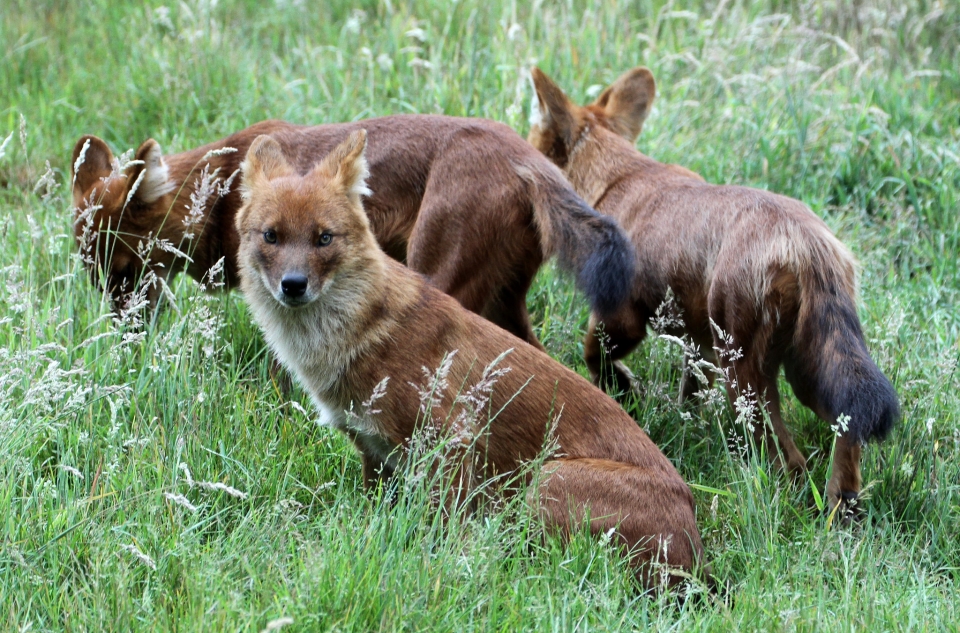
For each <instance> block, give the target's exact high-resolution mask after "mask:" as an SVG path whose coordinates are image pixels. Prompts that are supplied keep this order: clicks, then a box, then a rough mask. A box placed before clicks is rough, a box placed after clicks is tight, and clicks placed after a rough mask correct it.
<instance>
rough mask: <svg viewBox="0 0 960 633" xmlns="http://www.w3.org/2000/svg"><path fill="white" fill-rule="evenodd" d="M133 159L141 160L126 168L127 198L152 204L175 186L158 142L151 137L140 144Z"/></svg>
mask: <svg viewBox="0 0 960 633" xmlns="http://www.w3.org/2000/svg"><path fill="white" fill-rule="evenodd" d="M134 160H135V161H141V162H138V163H136V164H134V165H131V166H130V167H128V168H127V186H128V187H129V189H128V191H127V197H128V198H136V199H137V200H139V201H140V202H142V203H144V204H152V203H154V202H156V201H157V200H159V199H160V198H161V197H162V196H163V195H165V194H167V193H170V192H171V191H173V189H174V188H175V187H176V184H175V183H173V182H171V180H170V170H169V169H168V168H167V164H166V163H165V162H163V151H162V150H161V149H160V144H159V143H157V142H156V141H155V140H153V139H152V138H151V139H147V140H146V141H144V142H143V143H142V144H141V145H140V148H139V149H138V150H137V154H136V156H135V157H134ZM134 188H136V189H134Z"/></svg>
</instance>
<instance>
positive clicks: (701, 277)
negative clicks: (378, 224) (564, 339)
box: [529, 68, 898, 505]
mask: <svg viewBox="0 0 960 633" xmlns="http://www.w3.org/2000/svg"><path fill="white" fill-rule="evenodd" d="M533 79H534V85H535V88H536V92H537V97H536V103H535V108H536V110H535V113H534V114H535V115H536V117H538V118H539V120H537V121H534V125H533V127H532V129H531V131H530V136H529V140H530V142H531V143H532V144H533V145H534V146H535V147H537V148H538V149H540V150H541V151H542V152H543V153H544V154H545V155H546V156H547V157H549V158H550V159H551V160H553V161H554V162H555V163H556V164H557V165H559V166H560V167H562V168H563V170H564V172H565V174H566V176H567V178H568V179H569V180H570V182H571V183H572V184H573V186H574V189H576V191H577V192H578V193H579V194H580V195H581V196H583V197H584V199H585V200H586V201H587V203H588V204H591V205H593V206H594V207H595V208H596V209H597V210H598V211H600V212H601V213H603V214H607V215H610V216H611V217H614V218H616V219H617V221H618V222H619V223H620V224H621V226H623V227H624V229H625V230H626V231H627V234H628V235H629V236H630V238H631V240H632V241H633V244H634V246H635V247H636V254H637V276H636V282H635V283H634V286H633V288H632V298H631V300H630V301H629V302H628V303H627V304H625V306H624V307H623V308H622V309H621V310H620V312H619V313H618V314H616V315H613V316H608V317H605V318H603V319H602V320H603V323H604V331H605V334H606V336H608V337H609V340H608V343H607V346H608V348H609V349H608V350H604V349H603V345H602V344H601V339H600V337H599V336H598V333H597V331H596V326H597V323H598V321H599V320H600V318H599V317H598V316H597V315H594V318H593V321H592V325H591V330H590V332H589V333H588V335H587V339H586V342H585V352H586V360H587V364H588V365H589V367H590V371H591V373H592V374H593V376H594V379H595V381H596V382H597V383H598V384H604V385H606V386H608V387H610V388H612V389H615V390H617V391H621V392H622V391H625V390H627V389H629V388H630V387H631V382H632V376H631V375H630V373H629V371H628V370H627V369H626V367H624V366H623V364H622V363H621V362H620V359H622V358H623V357H624V356H626V355H627V354H628V353H630V352H631V351H632V350H633V349H634V348H635V347H636V346H637V344H639V343H640V341H641V340H642V339H643V337H644V336H645V334H646V324H647V322H648V321H649V319H650V318H651V316H653V314H654V311H655V310H656V309H657V307H658V306H660V305H661V304H662V303H663V301H664V300H665V298H666V296H667V290H668V289H672V291H673V293H674V294H675V297H676V301H677V304H678V306H679V308H680V309H681V310H682V316H683V321H684V327H683V329H682V332H686V333H687V334H689V335H690V337H691V338H692V340H693V342H694V343H696V344H697V345H699V348H700V350H701V352H702V353H703V355H704V356H706V357H707V358H708V359H709V360H713V361H714V362H717V359H716V355H715V354H714V352H713V350H714V349H715V348H719V349H723V350H724V351H732V350H737V349H740V350H742V357H741V358H739V359H733V358H730V357H727V355H726V354H724V355H722V356H724V357H723V358H720V359H719V362H720V365H721V366H722V368H723V369H724V370H725V371H726V372H727V374H728V375H730V377H731V378H732V379H733V380H732V385H731V387H732V388H731V389H729V390H728V394H729V396H730V398H731V400H734V399H736V398H737V397H738V395H741V394H743V393H745V392H747V391H748V390H749V389H752V391H753V393H754V394H756V395H757V396H759V397H760V398H761V399H762V400H763V401H764V402H765V404H766V411H767V413H768V414H769V417H770V422H771V424H772V426H773V430H774V432H775V434H776V437H777V439H779V444H780V446H779V450H780V451H782V453H783V457H784V458H785V460H786V467H787V468H788V469H789V470H791V471H794V472H798V471H802V470H804V469H805V464H806V459H805V458H804V456H803V455H802V454H801V453H800V451H799V450H798V449H797V447H796V445H795V444H794V442H793V439H792V437H791V436H790V433H789V431H788V430H787V428H786V426H785V425H784V423H783V420H782V418H781V416H780V405H779V398H780V396H779V394H778V392H777V375H778V373H779V368H780V366H781V365H784V366H785V367H786V371H787V379H788V380H789V381H790V383H791V385H792V386H793V388H794V391H795V393H796V394H797V396H798V397H799V398H800V400H801V402H803V403H804V404H805V405H806V406H809V407H811V408H812V409H813V410H814V411H815V412H816V413H817V415H819V416H820V417H821V418H823V419H824V420H826V421H827V422H829V423H830V424H833V423H835V422H836V420H837V416H838V415H839V414H841V413H843V414H846V415H850V416H851V417H852V418H853V419H852V420H851V422H850V428H849V430H848V431H847V432H846V433H845V434H844V435H843V436H842V437H841V438H840V439H839V440H838V441H837V444H836V457H835V460H834V468H833V474H832V477H831V479H830V482H829V485H828V488H827V492H828V493H829V498H830V501H831V503H832V504H834V505H836V504H838V503H839V502H840V501H841V500H842V499H847V500H850V499H852V498H855V497H856V494H857V493H858V492H859V490H860V469H859V459H860V444H862V443H863V442H866V440H867V439H870V438H871V437H882V436H883V435H884V434H885V433H886V432H887V431H888V430H889V428H890V426H891V425H892V423H893V420H894V419H895V418H896V416H897V414H898V408H897V403H896V394H895V393H894V392H893V388H892V387H891V386H890V383H889V381H887V379H886V378H885V377H884V376H883V375H882V374H881V373H880V371H879V370H878V369H877V368H876V365H875V364H874V363H873V361H872V360H871V359H870V357H869V354H868V352H867V349H866V345H865V344H864V341H863V335H862V332H861V329H860V323H859V321H858V320H857V317H856V311H855V307H854V297H855V293H856V288H855V262H854V259H853V257H852V255H851V254H850V252H849V251H848V250H847V249H846V247H844V246H843V244H841V243H840V242H839V241H838V240H837V239H836V238H835V237H834V236H833V234H832V233H831V232H830V230H829V229H828V228H827V226H826V225H825V224H824V223H823V221H822V220H820V218H818V217H817V216H816V215H814V214H813V213H812V212H811V211H810V210H809V209H808V208H807V207H806V206H805V205H803V204H802V203H800V202H798V201H796V200H793V199H791V198H786V197H784V196H779V195H776V194H773V193H769V192H766V191H761V190H757V189H749V188H746V187H735V186H716V185H711V184H707V183H705V182H704V181H703V179H702V178H701V177H700V176H698V175H697V174H695V173H693V172H690V171H689V170H687V169H685V168H683V167H679V166H677V165H664V164H662V163H658V162H657V161H655V160H653V159H651V158H648V157H647V156H644V155H643V154H641V153H640V152H638V151H636V149H635V148H634V146H633V142H634V141H635V139H636V137H637V135H638V134H639V133H640V130H641V128H642V125H643V121H644V120H645V118H646V116H647V113H648V112H649V109H650V106H651V104H652V103H653V98H654V95H655V91H656V88H655V83H654V79H653V75H652V74H651V73H650V71H649V70H647V69H646V68H635V69H633V70H631V71H628V72H627V73H625V74H624V75H623V76H621V77H620V78H619V79H617V81H616V82H615V83H614V84H613V85H612V86H610V87H609V88H607V90H606V91H604V92H603V93H602V94H601V95H600V97H599V98H598V99H597V100H596V102H594V103H593V104H591V105H589V106H586V107H579V106H576V105H574V104H573V103H571V102H570V100H569V99H568V98H567V96H566V95H565V94H564V93H563V91H562V90H560V88H559V87H557V85H556V84H554V83H553V82H552V81H551V80H550V79H549V78H548V77H547V76H546V75H545V74H543V72H541V71H540V70H539V69H534V71H533ZM536 117H535V118H536ZM711 320H712V321H713V322H714V323H715V324H716V325H717V326H719V327H720V328H721V329H722V330H723V331H724V332H726V333H727V334H729V335H731V336H732V337H733V343H732V345H728V344H726V343H724V342H723V341H722V340H721V339H720V338H719V337H718V333H717V332H715V331H713V329H712V328H711V325H710V321H711ZM607 352H609V354H608V353H607ZM610 361H613V362H610ZM698 388H699V385H698V384H697V383H696V381H695V380H694V378H693V376H692V375H691V373H690V372H689V369H688V367H685V372H684V381H683V385H682V388H681V392H682V394H683V397H684V398H690V397H691V396H693V394H694V393H695V392H696V391H697V390H698ZM758 422H759V421H758ZM756 427H757V431H756V439H757V440H758V442H762V443H765V444H766V446H767V449H768V452H769V453H770V454H772V455H775V456H776V455H777V452H778V451H777V445H776V444H775V443H774V442H773V436H772V435H771V434H770V432H769V429H767V428H766V425H764V424H762V423H757V424H756Z"/></svg>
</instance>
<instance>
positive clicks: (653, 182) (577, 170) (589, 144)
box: [564, 124, 692, 211]
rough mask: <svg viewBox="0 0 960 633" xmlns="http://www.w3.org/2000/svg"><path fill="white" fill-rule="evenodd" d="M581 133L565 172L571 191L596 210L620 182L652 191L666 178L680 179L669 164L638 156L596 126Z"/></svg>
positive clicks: (624, 143) (610, 134) (609, 133)
mask: <svg viewBox="0 0 960 633" xmlns="http://www.w3.org/2000/svg"><path fill="white" fill-rule="evenodd" d="M583 134H584V136H582V137H581V139H580V140H579V141H578V143H577V144H576V146H575V147H574V148H573V150H572V151H571V152H570V157H569V161H568V162H567V166H566V169H565V170H564V171H565V172H566V176H567V178H568V179H569V180H570V182H571V184H573V188H574V190H575V191H576V192H577V193H578V194H579V195H580V196H581V197H582V198H583V199H584V200H586V202H587V204H589V205H590V206H592V207H594V208H596V209H597V210H601V211H602V210H603V209H602V207H603V206H604V205H603V201H604V198H606V196H607V194H608V193H609V192H610V191H611V189H613V188H615V187H617V186H619V185H620V184H621V183H628V182H629V183H630V186H631V188H633V189H637V188H638V187H639V188H643V189H652V188H656V187H658V186H660V185H661V184H662V181H663V180H664V177H665V176H668V175H669V176H672V177H681V176H680V174H678V173H677V172H676V171H673V170H671V166H670V165H665V164H663V163H661V162H658V161H656V160H654V159H653V158H650V157H649V156H646V155H645V154H642V153H640V152H639V151H637V149H636V148H634V147H633V144H632V143H630V142H629V141H627V140H626V139H624V138H623V137H621V136H619V135H617V134H615V133H613V132H611V131H609V130H606V129H603V128H602V127H600V126H599V125H596V124H594V125H590V126H589V127H588V128H587V129H585V130H584V132H583ZM691 175H692V174H691Z"/></svg>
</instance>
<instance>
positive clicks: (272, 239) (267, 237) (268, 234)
mask: <svg viewBox="0 0 960 633" xmlns="http://www.w3.org/2000/svg"><path fill="white" fill-rule="evenodd" d="M263 241H264V242H266V243H267V244H276V243H277V232H276V231H274V230H273V229H267V230H266V231H264V232H263Z"/></svg>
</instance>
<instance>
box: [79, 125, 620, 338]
mask: <svg viewBox="0 0 960 633" xmlns="http://www.w3.org/2000/svg"><path fill="white" fill-rule="evenodd" d="M361 127H363V128H364V129H366V130H368V131H369V134H370V144H369V149H368V151H367V156H368V160H369V162H370V185H371V187H372V188H373V191H374V194H373V195H372V196H371V197H370V198H369V199H368V200H367V202H366V211H367V214H368V215H369V217H370V224H371V228H372V230H373V233H374V235H375V236H376V238H377V241H378V242H379V243H380V245H381V246H382V247H383V249H384V250H385V251H386V252H387V253H388V254H390V255H391V256H392V257H394V258H395V259H397V260H399V261H404V262H406V263H407V264H408V265H409V266H410V267H411V268H413V269H414V270H417V271H419V272H421V273H423V274H425V275H426V276H427V277H429V278H430V280H431V281H432V282H433V283H434V285H436V286H437V287H438V288H439V289H440V290H442V291H444V292H446V293H447V294H449V295H451V296H453V297H454V298H456V299H457V300H458V301H459V302H460V303H461V304H462V305H463V306H464V307H466V308H467V309H469V310H472V311H473V312H476V313H478V314H481V315H483V316H484V317H486V318H488V319H490V320H491V321H493V322H494V323H496V324H497V325H500V326H501V327H503V328H504V329H506V330H508V331H510V332H512V333H513V334H516V335H517V336H519V337H520V338H523V339H524V340H526V341H527V342H529V343H531V344H533V345H537V346H539V342H538V341H537V338H536V336H535V335H534V333H533V330H532V329H531V327H530V318H529V315H528V313H527V308H526V302H525V301H526V294H527V290H528V289H529V287H530V284H531V282H532V281H533V277H534V275H535V274H536V272H537V270H538V269H539V267H540V264H541V263H542V262H543V261H544V260H545V259H546V258H548V257H550V256H551V255H554V254H555V255H557V257H558V260H559V262H560V264H561V266H562V267H564V268H566V269H568V270H571V271H573V272H574V273H575V275H576V279H577V282H578V286H579V287H580V288H581V289H582V290H583V292H584V293H585V294H586V295H587V297H588V299H589V301H590V303H591V305H592V306H593V309H594V310H596V311H599V312H600V313H607V312H610V311H612V310H614V309H616V308H617V307H618V306H619V304H620V303H621V302H622V301H623V299H624V298H625V296H626V295H625V289H626V288H627V287H628V286H629V280H630V279H631V277H632V275H633V254H632V248H631V246H630V243H629V241H628V240H627V238H626V236H625V235H624V234H623V232H622V231H621V230H620V228H619V227H618V226H617V224H616V222H614V221H612V220H611V219H610V218H607V217H604V216H601V215H599V214H597V213H596V212H595V211H594V210H593V209H591V208H590V207H588V206H587V205H586V204H584V202H583V201H582V200H581V199H580V197H579V196H577V195H576V194H575V193H574V192H573V190H572V189H571V188H570V185H569V183H567V182H566V180H565V179H564V177H563V174H561V173H560V171H559V170H558V169H557V168H556V167H554V166H553V165H552V164H551V163H550V162H549V161H547V160H546V159H545V158H544V157H543V156H542V155H541V154H540V153H539V152H537V151H536V150H535V149H533V148H532V147H530V145H529V144H528V143H526V142H525V141H524V140H523V138H521V137H520V136H519V135H517V133H516V132H514V131H513V130H511V129H510V128H509V127H507V126H505V125H503V124H500V123H495V122H493V121H487V120H483V119H463V118H456V117H447V116H430V115H396V116H388V117H383V118H377V119H369V120H366V121H362V122H359V123H344V124H328V125H318V126H313V127H305V126H300V125H292V124H290V123H285V122H282V121H264V122H262V123H257V124H256V125H253V126H252V127H250V128H247V129H245V130H243V131H241V132H238V133H236V134H233V135H232V136H228V137H227V138H224V139H221V140H219V141H216V142H215V143H211V144H209V145H205V146H203V147H199V148H197V149H193V150H190V151H187V152H183V153H180V154H174V155H172V156H166V157H164V156H163V153H162V151H161V149H160V146H159V145H158V144H157V142H156V141H154V140H152V139H150V140H148V141H146V142H144V143H143V144H142V145H141V146H140V148H139V149H138V150H137V152H136V154H135V157H134V160H133V161H131V162H129V163H128V164H126V165H120V164H119V162H118V161H117V159H116V158H115V157H114V156H113V154H112V153H111V151H110V149H109V147H107V145H106V143H104V142H103V141H102V140H100V139H98V138H97V137H95V136H84V137H82V138H81V139H80V140H79V141H78V142H77V144H76V147H75V148H74V152H73V159H72V165H73V202H74V205H75V207H76V208H77V217H76V222H75V233H76V236H77V241H78V242H79V244H80V248H81V251H82V252H83V254H84V257H85V259H86V261H87V262H88V263H89V264H90V267H91V269H92V272H93V273H94V277H97V276H98V269H99V271H101V272H102V278H103V281H104V282H105V285H106V287H107V288H108V289H109V290H110V292H111V294H112V295H113V297H114V300H115V303H116V304H117V305H120V304H121V303H122V301H123V297H124V296H125V295H126V294H127V293H130V292H131V291H132V290H133V289H134V288H136V287H137V284H138V282H139V280H141V279H143V278H144V276H145V275H147V274H148V273H150V272H153V273H154V274H155V275H156V277H159V278H160V281H158V282H156V283H154V284H153V285H151V286H150V287H149V288H147V289H146V290H147V292H148V293H149V297H148V298H149V299H150V300H151V302H155V301H156V300H157V299H158V298H159V296H160V292H161V284H162V282H163V281H164V280H167V279H169V278H170V277H171V276H172V275H174V274H176V273H177V272H178V271H181V270H185V271H186V272H187V274H189V275H190V276H191V277H193V278H194V279H197V280H198V281H200V280H202V279H203V278H204V276H205V275H206V274H207V271H208V270H210V268H211V266H213V265H214V264H216V263H217V262H218V261H219V260H220V259H221V258H223V259H224V266H225V269H224V279H223V281H224V285H225V287H227V288H230V287H232V286H233V285H235V284H236V281H237V263H236V254H237V245H238V242H239V238H238V236H237V233H236V229H235V228H234V226H235V223H234V216H235V214H236V211H237V209H238V208H239V207H240V203H241V200H240V195H239V193H238V192H237V190H236V187H230V182H231V181H230V178H231V176H232V175H234V174H235V173H236V170H237V169H238V168H239V166H240V163H241V161H242V160H243V158H244V156H245V155H246V153H247V148H248V147H249V146H250V143H251V142H252V141H253V139H254V138H256V137H257V136H259V135H261V134H269V135H270V136H272V137H273V138H274V139H276V141H277V142H278V143H279V144H280V146H281V147H282V148H283V150H284V152H285V154H286V155H287V156H289V157H290V162H291V164H292V165H293V166H294V167H295V169H296V170H297V171H299V172H306V171H308V170H309V169H310V168H311V167H312V166H313V165H314V164H315V163H316V162H317V161H318V160H319V159H320V158H321V157H323V156H325V155H326V154H327V153H329V152H330V150H332V149H333V148H334V147H335V146H336V145H337V144H338V143H341V142H342V141H343V140H344V139H345V138H347V136H348V135H349V134H350V133H352V132H353V131H356V130H358V129H360V128H361ZM150 278H151V279H153V276H150Z"/></svg>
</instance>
